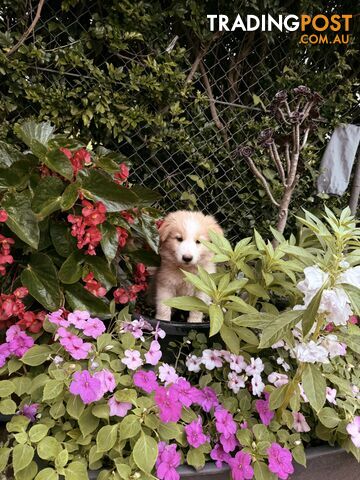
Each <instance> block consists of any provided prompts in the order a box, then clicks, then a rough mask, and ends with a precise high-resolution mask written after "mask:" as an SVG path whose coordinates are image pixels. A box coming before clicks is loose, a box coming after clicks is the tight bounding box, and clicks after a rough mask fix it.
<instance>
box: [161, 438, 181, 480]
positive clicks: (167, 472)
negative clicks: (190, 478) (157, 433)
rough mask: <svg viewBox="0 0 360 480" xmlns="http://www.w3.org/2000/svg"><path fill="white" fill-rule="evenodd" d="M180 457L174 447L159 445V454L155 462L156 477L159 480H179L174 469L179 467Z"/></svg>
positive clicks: (162, 443)
mask: <svg viewBox="0 0 360 480" xmlns="http://www.w3.org/2000/svg"><path fill="white" fill-rule="evenodd" d="M180 462H181V455H180V453H179V452H177V451H176V445H166V444H165V442H160V443H159V453H158V458H157V460H156V476H157V478H159V479H160V480H179V479H180V475H179V473H178V472H177V471H176V468H177V467H178V466H179V465H180Z"/></svg>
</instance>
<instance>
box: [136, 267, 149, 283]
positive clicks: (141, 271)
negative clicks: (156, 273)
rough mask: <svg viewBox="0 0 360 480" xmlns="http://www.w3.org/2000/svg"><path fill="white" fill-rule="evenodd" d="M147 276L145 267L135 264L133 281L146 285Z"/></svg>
mask: <svg viewBox="0 0 360 480" xmlns="http://www.w3.org/2000/svg"><path fill="white" fill-rule="evenodd" d="M148 276H149V272H148V271H147V269H146V267H145V265H144V264H143V263H137V264H136V267H135V276H134V280H135V283H137V284H142V283H146V279H147V277H148Z"/></svg>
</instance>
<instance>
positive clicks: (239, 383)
mask: <svg viewBox="0 0 360 480" xmlns="http://www.w3.org/2000/svg"><path fill="white" fill-rule="evenodd" d="M245 379H246V377H245V376H244V375H238V374H237V373H236V372H235V371H234V372H229V374H228V380H229V381H228V383H227V386H228V387H229V388H230V390H232V391H233V392H234V393H239V390H240V388H244V387H245Z"/></svg>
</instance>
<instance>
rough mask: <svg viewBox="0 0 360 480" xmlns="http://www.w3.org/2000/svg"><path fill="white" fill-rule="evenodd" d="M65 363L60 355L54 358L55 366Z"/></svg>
mask: <svg viewBox="0 0 360 480" xmlns="http://www.w3.org/2000/svg"><path fill="white" fill-rule="evenodd" d="M63 361H64V359H63V358H62V357H60V355H56V357H55V358H54V363H55V365H60V363H62V362H63Z"/></svg>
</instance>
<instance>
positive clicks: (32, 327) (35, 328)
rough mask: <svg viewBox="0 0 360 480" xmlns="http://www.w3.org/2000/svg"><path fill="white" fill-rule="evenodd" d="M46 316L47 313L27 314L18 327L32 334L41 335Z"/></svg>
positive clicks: (23, 316)
mask: <svg viewBox="0 0 360 480" xmlns="http://www.w3.org/2000/svg"><path fill="white" fill-rule="evenodd" d="M46 315H47V313H46V312H45V311H41V312H39V313H35V312H25V313H24V314H23V315H22V318H21V319H20V320H19V321H18V322H17V325H20V326H21V327H23V328H24V329H25V330H28V331H29V332H30V333H39V332H40V330H41V329H42V328H43V324H44V321H45V318H46Z"/></svg>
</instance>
